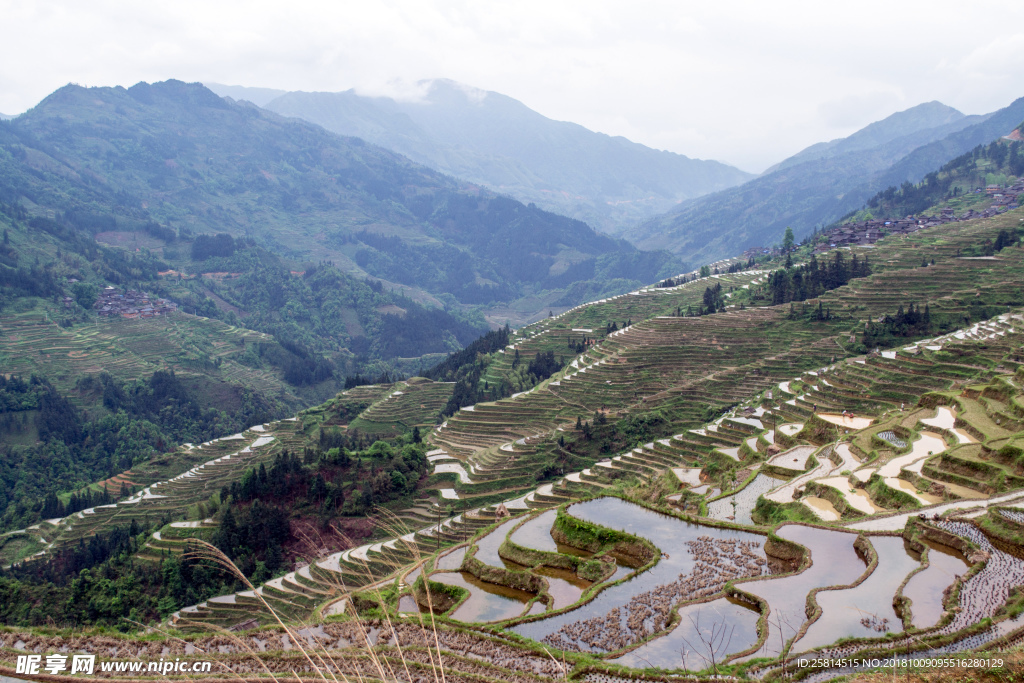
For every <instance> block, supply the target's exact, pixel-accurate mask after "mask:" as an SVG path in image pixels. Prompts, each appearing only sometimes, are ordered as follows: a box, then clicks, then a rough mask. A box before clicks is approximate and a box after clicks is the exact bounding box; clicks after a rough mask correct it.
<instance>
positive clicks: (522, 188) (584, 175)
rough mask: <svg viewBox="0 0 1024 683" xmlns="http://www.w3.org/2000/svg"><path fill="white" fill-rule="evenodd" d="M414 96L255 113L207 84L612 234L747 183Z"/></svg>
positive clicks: (511, 111) (500, 114)
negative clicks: (249, 105) (251, 106)
mask: <svg viewBox="0 0 1024 683" xmlns="http://www.w3.org/2000/svg"><path fill="white" fill-rule="evenodd" d="M419 86H420V88H421V94H422V96H421V97H419V98H417V99H410V100H398V99H394V98H390V97H367V96H362V95H359V94H357V93H356V92H355V91H353V90H348V91H345V92H335V93H329V92H314V93H308V92H289V93H286V94H282V95H281V96H279V97H277V98H275V99H273V100H270V101H266V102H263V103H262V104H261V102H262V101H263V100H265V98H266V97H267V96H268V91H265V90H262V89H258V90H259V91H258V92H255V90H257V89H254V92H252V93H250V92H249V89H240V88H238V87H237V86H236V87H229V86H218V85H216V84H210V87H211V89H212V90H214V91H215V92H217V93H219V94H221V95H226V96H230V97H233V98H235V99H239V98H241V99H248V100H250V101H252V102H254V103H256V104H261V106H264V107H265V108H267V109H269V110H271V111H274V112H276V113H278V114H281V115H283V116H292V117H296V118H301V119H305V120H307V121H310V122H312V123H316V124H319V125H321V126H323V127H324V128H326V129H327V130H330V131H333V132H335V133H339V134H341V135H351V136H355V137H360V138H363V139H364V140H367V141H368V142H372V143H373V144H376V145H380V146H382V147H386V148H387V149H391V150H394V151H396V152H398V153H400V154H403V155H405V156H407V157H409V158H410V159H412V160H413V161H416V162H419V163H422V164H424V165H426V166H430V167H431V168H434V169H437V170H439V171H441V172H443V173H446V174H450V175H454V176H456V177H459V178H464V179H466V180H469V181H472V182H475V183H480V184H483V185H486V186H488V187H490V188H492V189H493V190H495V191H497V192H500V193H502V194H508V195H511V196H513V197H515V198H516V199H519V200H520V201H523V202H532V203H535V204H537V205H538V206H540V207H543V208H545V209H548V210H550V211H554V212H557V213H561V214H563V215H567V216H571V217H573V218H576V219H579V220H583V221H586V222H587V223H588V224H590V225H592V226H594V227H596V228H597V229H599V230H601V231H603V232H608V233H611V234H617V233H618V232H621V231H622V230H623V229H625V228H626V227H628V226H631V225H633V224H635V223H636V222H638V221H641V220H644V219H646V218H649V217H651V216H654V215H657V214H660V213H662V212H664V211H667V210H669V209H670V208H672V207H674V206H676V205H677V204H678V203H679V202H680V201H683V200H686V199H690V198H694V197H699V196H701V195H704V194H707V193H709V192H714V191H716V190H722V189H725V188H728V187H732V186H735V185H738V184H740V183H742V182H744V181H746V180H748V179H750V178H752V177H753V176H752V175H751V174H749V173H745V172H743V171H740V170H739V169H736V168H733V167H732V166H728V165H726V164H722V163H719V162H717V161H702V160H698V159H690V158H688V157H686V156H683V155H681V154H673V153H671V152H665V151H659V150H655V149H651V148H649V147H645V146H643V145H640V144H637V143H634V142H630V141H629V140H627V139H626V138H623V137H612V136H609V135H604V134H602V133H595V132H593V131H590V130H587V129H586V128H584V127H582V126H579V125H577V124H574V123H567V122H563V121H554V120H552V119H549V118H547V117H545V116H542V115H541V114H538V113H537V112H535V111H533V110H531V109H530V108H529V107H527V106H526V105H524V104H522V103H521V102H519V101H517V100H514V99H512V98H511V97H507V96H505V95H501V94H499V93H495V92H489V91H484V90H478V89H475V88H471V87H467V86H464V85H461V84H459V83H455V82H453V81H449V80H434V81H425V82H422V83H420V84H419Z"/></svg>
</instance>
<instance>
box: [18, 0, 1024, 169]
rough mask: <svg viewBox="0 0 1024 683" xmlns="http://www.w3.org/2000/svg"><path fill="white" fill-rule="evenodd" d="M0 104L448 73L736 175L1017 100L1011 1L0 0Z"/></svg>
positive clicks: (384, 83)
mask: <svg viewBox="0 0 1024 683" xmlns="http://www.w3.org/2000/svg"><path fill="white" fill-rule="evenodd" d="M0 16H2V17H3V18H4V21H3V22H2V24H0V112H3V113H6V114H18V113H20V112H22V111H24V110H25V109H27V108H29V107H31V106H33V105H34V104H36V103H37V102H38V101H39V100H40V99H42V98H43V97H45V96H46V95H47V94H48V93H50V92H52V91H53V90H55V89H56V88H58V87H60V86H62V85H64V84H66V83H69V82H75V83H79V84H81V85H90V86H97V85H124V86H128V85H132V84H133V83H136V82H138V81H140V80H145V81H156V80H164V79H167V78H177V79H181V80H185V81H207V82H218V83H225V84H233V85H249V86H264V87H272V88H280V89H285V90H332V91H337V90H346V89H348V88H352V87H355V88H357V89H358V90H360V91H362V92H366V93H384V92H387V93H392V92H395V91H399V92H400V91H402V90H403V88H404V87H405V86H406V84H409V83H413V82H415V81H417V80H419V79H423V78H452V79H455V80H457V81H460V82H463V83H466V84H469V85H473V86H477V87H480V88H484V89H487V90H494V91H497V92H500V93H503V94H506V95H509V96H511V97H514V98H516V99H518V100H520V101H522V102H523V103H525V104H526V105H527V106H529V107H531V108H533V109H535V110H537V111H539V112H540V113H542V114H544V115H546V116H549V117H551V118H555V119H561V120H567V121H574V122H576V123H580V124H582V125H584V126H586V127H588V128H591V129H593V130H598V131H601V132H604V133H609V134H613V135H624V136H626V137H628V138H630V139H632V140H635V141H637V142H641V143H643V144H646V145H650V146H652V147H657V148H660V149H668V150H671V151H673V152H679V153H681V154H686V155H688V156H693V157H700V158H710V159H719V160H722V161H726V162H729V163H732V164H735V165H737V166H739V167H740V168H743V169H745V170H748V171H755V172H756V171H761V170H763V169H764V168H765V167H766V166H768V165H770V164H772V163H774V162H776V161H779V160H780V159H782V158H784V157H786V156H788V155H790V154H792V153H794V152H796V151H798V150H800V149H802V148H803V147H806V146H807V145H809V144H812V143H814V142H818V141H822V140H829V139H833V138H837V137H842V136H845V135H848V134H849V133H851V132H853V131H854V130H856V129H858V128H860V127H862V126H864V125H866V124H868V123H870V122H872V121H875V120H877V119H880V118H883V117H885V116H887V115H889V114H891V113H893V112H895V111H899V110H902V109H906V108H908V107H911V106H913V105H915V104H919V103H921V102H926V101H930V100H939V101H941V102H944V103H946V104H948V105H951V106H954V107H956V108H958V109H960V110H961V111H963V112H964V113H968V114H978V113H984V112H988V111H992V110H995V109H998V108H1000V107H1003V106H1006V105H1007V104H1009V103H1010V102H1011V101H1013V100H1014V99H1016V98H1017V97H1020V96H1024V2H1021V1H1020V0H1006V1H1003V0H1000V1H996V2H974V3H966V2H963V1H962V0H960V1H957V2H944V1H937V0H927V1H926V2H918V1H916V0H915V1H903V0H895V1H894V0H885V1H884V2H864V1H863V0H859V1H858V2H851V3H843V5H842V6H840V5H839V3H835V2H820V1H817V2H806V3H798V2H785V1H783V0H772V1H771V2H765V1H764V0H757V1H756V2H749V3H746V2H723V1H721V0H711V1H709V0H703V1H702V2H680V1H679V0H669V1H667V2H660V1H642V0H629V1H628V2H608V1H604V0H586V1H580V2H575V1H574V2H568V1H561V0H542V1H535V0H518V1H517V2H504V3H498V2H481V1H479V0H477V1H476V2H469V1H466V2H439V1H435V0H410V1H408V2H406V1H402V0H398V1H393V2H370V1H367V0H358V1H351V0H334V1H331V2H317V1H314V0H287V1H286V2H282V1H281V0H273V1H271V2H263V1H253V0H248V1H247V2H237V3H235V2H220V1H219V0H202V1H196V0H175V1H174V2H164V1H155V2H153V1H150V2H138V1H137V0H128V1H123V2H118V1H114V0H88V2H83V1H82V0H71V1H66V2H65V1H61V2H47V1H46V0H0Z"/></svg>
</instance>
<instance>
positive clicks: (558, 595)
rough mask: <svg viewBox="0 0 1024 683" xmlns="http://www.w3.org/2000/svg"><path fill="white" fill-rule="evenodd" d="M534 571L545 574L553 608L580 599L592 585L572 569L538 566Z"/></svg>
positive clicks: (559, 607)
mask: <svg viewBox="0 0 1024 683" xmlns="http://www.w3.org/2000/svg"><path fill="white" fill-rule="evenodd" d="M533 572H534V573H535V574H539V575H541V576H543V577H544V578H545V579H546V580H547V582H548V594H549V595H550V596H551V599H552V603H553V604H552V606H551V609H562V608H563V607H568V606H569V605H571V604H572V603H574V602H576V601H577V600H579V599H580V596H581V595H583V591H585V590H586V589H587V588H589V587H590V581H587V580H585V579H581V578H579V577H578V576H576V572H574V571H572V570H571V569H556V568H555V567H538V568H537V569H534V570H533Z"/></svg>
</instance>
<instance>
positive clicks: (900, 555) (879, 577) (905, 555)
mask: <svg viewBox="0 0 1024 683" xmlns="http://www.w3.org/2000/svg"><path fill="white" fill-rule="evenodd" d="M870 541H871V544H872V545H873V546H874V548H875V552H876V553H878V566H876V567H875V570H874V571H873V572H871V575H870V576H868V577H867V578H866V579H864V581H863V582H862V583H861V584H860V585H858V586H854V587H853V588H847V589H840V590H832V591H821V592H819V593H818V594H817V600H818V605H820V606H821V616H820V617H819V618H818V620H817V621H815V622H814V623H813V624H811V625H810V627H809V628H808V629H807V633H805V634H804V636H803V637H802V638H801V639H800V640H799V641H797V643H796V645H795V646H794V651H795V652H803V651H805V650H811V649H814V648H816V647H821V646H823V645H828V644H829V643H832V642H835V641H836V640H838V639H839V638H844V637H849V636H852V637H856V638H874V637H880V636H882V635H884V634H885V632H886V631H892V632H894V633H896V632H899V631H902V630H903V622H902V620H901V619H900V618H899V616H897V615H896V610H895V609H893V606H892V601H893V597H894V596H895V595H896V590H897V589H898V588H899V586H900V584H901V583H903V580H904V579H905V578H906V577H907V574H909V573H910V572H912V571H914V570H915V569H917V568H918V567H919V566H920V562H919V561H918V559H917V558H915V557H914V556H913V554H911V553H910V552H909V551H908V549H907V547H906V544H905V542H904V540H903V537H902V536H872V537H871V538H870Z"/></svg>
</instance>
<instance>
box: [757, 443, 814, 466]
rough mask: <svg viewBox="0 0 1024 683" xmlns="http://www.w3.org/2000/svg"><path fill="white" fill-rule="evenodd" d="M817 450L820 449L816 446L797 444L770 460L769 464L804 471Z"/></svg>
mask: <svg viewBox="0 0 1024 683" xmlns="http://www.w3.org/2000/svg"><path fill="white" fill-rule="evenodd" d="M816 450H818V449H817V448H816V447H815V446H796V447H794V448H790V449H789V450H788V451H785V452H784V453H779V454H778V455H776V456H775V457H773V458H772V459H771V460H769V461H768V464H769V465H772V466H774V467H785V468H786V469H789V470H799V471H801V472H802V471H803V470H805V469H807V459H808V458H810V457H811V455H812V454H813V453H814V451H816Z"/></svg>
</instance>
